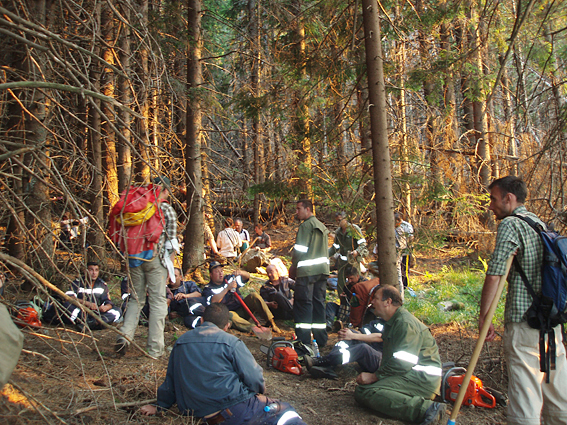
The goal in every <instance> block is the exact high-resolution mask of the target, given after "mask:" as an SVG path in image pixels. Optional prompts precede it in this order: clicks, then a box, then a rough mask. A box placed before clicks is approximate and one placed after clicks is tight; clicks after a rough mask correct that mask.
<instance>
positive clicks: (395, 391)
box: [354, 372, 439, 423]
mask: <svg viewBox="0 0 567 425" xmlns="http://www.w3.org/2000/svg"><path fill="white" fill-rule="evenodd" d="M410 373H412V372H410ZM438 388H439V387H438V386H436V387H435V388H433V386H430V385H423V382H420V383H419V384H418V383H416V382H415V381H413V380H411V379H408V377H407V376H389V377H387V378H382V379H380V380H379V381H377V382H375V383H373V384H369V385H359V386H358V387H356V390H355V391H354V398H355V400H356V401H357V402H358V403H360V404H361V405H363V406H366V407H369V408H370V409H372V410H376V411H377V412H379V413H381V414H383V415H387V416H390V417H392V418H396V419H400V420H402V421H407V422H414V423H420V422H422V421H423V419H424V417H425V411H426V410H427V409H428V408H429V406H431V405H432V404H433V401H431V400H432V399H433V398H435V391H437V389H438Z"/></svg>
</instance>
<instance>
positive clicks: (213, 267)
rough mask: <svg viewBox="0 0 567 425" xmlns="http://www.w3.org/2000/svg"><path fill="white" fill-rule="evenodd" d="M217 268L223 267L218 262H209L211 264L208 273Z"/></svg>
mask: <svg viewBox="0 0 567 425" xmlns="http://www.w3.org/2000/svg"><path fill="white" fill-rule="evenodd" d="M217 267H223V265H222V264H221V263H219V262H218V261H211V264H209V273H210V272H212V271H213V270H214V269H216V268H217Z"/></svg>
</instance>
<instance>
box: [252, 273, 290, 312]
mask: <svg viewBox="0 0 567 425" xmlns="http://www.w3.org/2000/svg"><path fill="white" fill-rule="evenodd" d="M266 273H267V274H268V279H269V280H268V281H266V282H265V283H264V286H262V287H261V288H260V296H261V297H262V299H263V300H264V301H266V305H267V306H268V307H269V309H270V310H271V311H272V313H274V317H275V318H276V319H278V320H291V319H293V294H292V293H291V290H293V289H295V281H294V280H293V279H290V278H289V277H287V276H280V274H279V273H278V269H277V267H276V266H275V265H273V264H270V265H269V266H268V267H266Z"/></svg>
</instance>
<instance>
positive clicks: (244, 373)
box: [141, 303, 304, 425]
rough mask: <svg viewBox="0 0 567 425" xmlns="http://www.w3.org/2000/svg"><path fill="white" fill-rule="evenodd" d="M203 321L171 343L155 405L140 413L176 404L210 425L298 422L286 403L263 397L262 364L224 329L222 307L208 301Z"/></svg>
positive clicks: (227, 324)
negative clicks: (220, 424)
mask: <svg viewBox="0 0 567 425" xmlns="http://www.w3.org/2000/svg"><path fill="white" fill-rule="evenodd" d="M203 319H204V322H203V324H202V325H201V326H199V327H197V328H196V329H194V330H192V331H189V332H186V333H185V334H183V335H182V336H181V338H179V339H178V340H177V342H176V343H175V345H174V347H173V351H172V352H171V355H170V357H169V364H168V366H167V374H166V376H165V381H164V383H163V384H162V385H161V386H160V387H159V388H158V391H157V406H156V405H149V404H148V405H145V406H143V407H142V408H141V412H142V414H144V415H155V414H156V413H157V412H158V411H159V410H163V409H169V408H170V407H171V406H173V405H174V404H176V403H177V407H178V408H179V410H180V411H181V413H182V414H183V415H193V416H196V417H198V418H202V419H201V420H202V421H201V423H204V424H210V425H212V424H218V423H221V422H222V423H223V424H225V425H240V424H260V423H262V424H266V425H276V424H278V425H283V424H286V425H292V424H293V425H300V424H304V422H303V421H302V420H301V417H300V416H299V415H298V414H297V412H296V411H295V410H293V408H292V407H291V406H290V405H289V404H288V403H283V402H280V401H278V400H274V399H270V398H268V397H266V396H264V395H263V393H264V391H265V385H264V377H263V376H262V368H261V367H260V366H259V365H258V363H256V361H255V360H254V357H253V356H252V354H251V353H250V351H249V350H248V348H247V347H246V345H244V343H243V342H242V341H241V340H239V339H238V338H236V337H235V336H233V335H230V334H229V333H227V332H226V331H227V330H228V328H229V327H230V321H229V311H228V308H227V307H226V306H225V305H224V304H219V303H213V304H211V305H210V306H208V307H207V308H206V309H205V313H204V315H203ZM266 410H267V411H266Z"/></svg>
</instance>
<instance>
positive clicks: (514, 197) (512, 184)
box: [488, 176, 528, 220]
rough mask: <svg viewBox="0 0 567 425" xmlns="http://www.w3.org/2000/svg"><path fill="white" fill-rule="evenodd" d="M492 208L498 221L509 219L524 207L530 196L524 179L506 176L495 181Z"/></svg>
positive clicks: (491, 201) (491, 200) (491, 195)
mask: <svg viewBox="0 0 567 425" xmlns="http://www.w3.org/2000/svg"><path fill="white" fill-rule="evenodd" d="M488 189H489V190H490V206H489V207H488V209H489V210H491V211H492V212H493V213H494V216H495V217H496V218H497V219H498V220H502V219H503V218H506V217H508V216H509V215H510V214H512V212H514V210H515V209H516V208H517V207H519V206H520V205H522V204H523V203H524V201H525V200H526V196H527V195H528V188H527V186H526V183H524V181H523V180H522V179H520V178H519V177H516V176H506V177H502V178H500V179H497V180H494V181H493V182H492V183H491V184H490V186H488Z"/></svg>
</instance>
